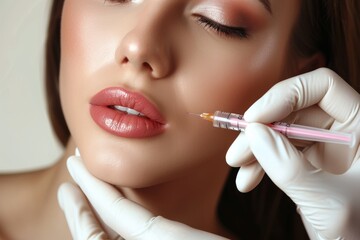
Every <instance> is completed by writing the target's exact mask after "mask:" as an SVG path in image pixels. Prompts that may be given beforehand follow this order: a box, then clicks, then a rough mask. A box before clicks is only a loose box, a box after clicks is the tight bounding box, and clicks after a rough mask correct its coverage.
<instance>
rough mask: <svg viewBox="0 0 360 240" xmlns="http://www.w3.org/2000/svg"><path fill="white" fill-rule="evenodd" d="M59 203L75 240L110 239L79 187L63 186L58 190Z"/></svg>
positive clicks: (67, 184)
mask: <svg viewBox="0 0 360 240" xmlns="http://www.w3.org/2000/svg"><path fill="white" fill-rule="evenodd" d="M58 201H59V205H60V207H61V209H62V210H63V212H64V214H65V218H66V221H67V223H68V226H69V229H70V232H71V235H72V237H73V239H75V240H82V239H86V240H91V239H93V240H102V239H104V240H105V239H109V238H108V237H107V235H106V234H105V232H104V231H103V229H102V228H101V226H100V224H99V222H98V221H97V219H96V218H95V216H94V215H93V212H92V210H91V208H90V207H89V205H88V203H87V201H86V199H85V197H84V195H83V194H82V192H81V191H80V190H79V189H78V188H77V187H75V186H74V185H72V184H71V183H64V184H62V185H61V186H60V187H59V190H58Z"/></svg>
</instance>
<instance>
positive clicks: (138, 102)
mask: <svg viewBox="0 0 360 240" xmlns="http://www.w3.org/2000/svg"><path fill="white" fill-rule="evenodd" d="M125 108H129V110H128V112H129V113H135V114H136V112H138V113H139V114H136V115H133V114H128V113H127V112H125V111H120V110H118V109H125ZM134 110H135V111H134ZM90 115H91V117H92V119H93V120H94V121H95V123H96V124H97V125H99V126H100V127H101V128H102V129H104V130H105V131H107V132H109V133H111V134H114V135H116V136H119V137H126V138H145V137H152V136H155V135H158V134H161V133H162V132H163V131H164V129H165V128H164V127H165V120H164V118H163V117H162V115H161V113H160V112H159V110H158V109H157V108H156V107H155V106H154V105H153V104H152V103H150V102H149V101H148V100H147V99H146V98H145V97H144V96H142V95H141V94H139V93H134V92H130V91H127V90H125V89H123V88H117V87H112V88H106V89H104V90H102V91H100V92H99V93H97V94H96V95H95V96H94V97H92V98H91V100H90Z"/></svg>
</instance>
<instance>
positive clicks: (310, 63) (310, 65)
mask: <svg viewBox="0 0 360 240" xmlns="http://www.w3.org/2000/svg"><path fill="white" fill-rule="evenodd" d="M325 66H326V59H325V56H324V54H322V53H320V52H317V53H315V54H313V55H311V56H310V57H302V58H299V59H298V60H297V63H296V70H297V72H298V74H302V73H307V72H311V71H313V70H316V69H318V68H321V67H325Z"/></svg>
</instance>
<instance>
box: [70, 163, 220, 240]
mask: <svg viewBox="0 0 360 240" xmlns="http://www.w3.org/2000/svg"><path fill="white" fill-rule="evenodd" d="M68 169H69V172H70V174H71V176H72V177H73V178H74V180H75V181H76V183H77V184H78V185H79V186H80V188H81V189H82V190H83V192H84V193H85V195H86V196H87V198H88V200H89V201H90V202H91V204H92V206H93V207H94V209H95V210H96V211H97V213H98V214H99V216H100V217H101V218H102V219H103V221H104V222H105V224H107V225H108V226H109V227H111V228H112V229H113V230H114V231H116V232H117V233H118V234H120V235H121V236H122V237H124V238H125V239H159V240H160V239H164V240H170V239H175V240H176V239H199V240H200V239H213V240H221V239H224V238H222V237H220V236H217V235H214V234H211V233H207V232H204V231H200V230H197V229H193V228H191V227H189V226H187V225H185V224H181V223H178V222H174V221H170V220H168V219H165V218H162V217H155V216H154V215H153V214H152V213H151V212H149V211H148V210H146V209H145V208H143V207H142V206H140V205H138V204H136V203H134V202H132V201H130V200H128V199H126V198H124V197H123V196H122V195H121V194H120V193H119V191H118V190H117V189H115V188H114V187H113V186H111V185H109V184H107V183H105V182H102V181H100V180H99V179H96V178H95V177H93V176H92V175H91V174H90V173H89V172H88V171H87V170H86V168H85V166H84V165H83V163H82V162H81V160H80V158H79V157H70V158H69V159H68Z"/></svg>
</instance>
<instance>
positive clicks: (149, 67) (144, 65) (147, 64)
mask: <svg viewBox="0 0 360 240" xmlns="http://www.w3.org/2000/svg"><path fill="white" fill-rule="evenodd" d="M142 65H143V67H144V68H145V69H148V70H150V71H153V68H152V67H151V66H150V64H149V63H147V62H144V63H143V64H142Z"/></svg>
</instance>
